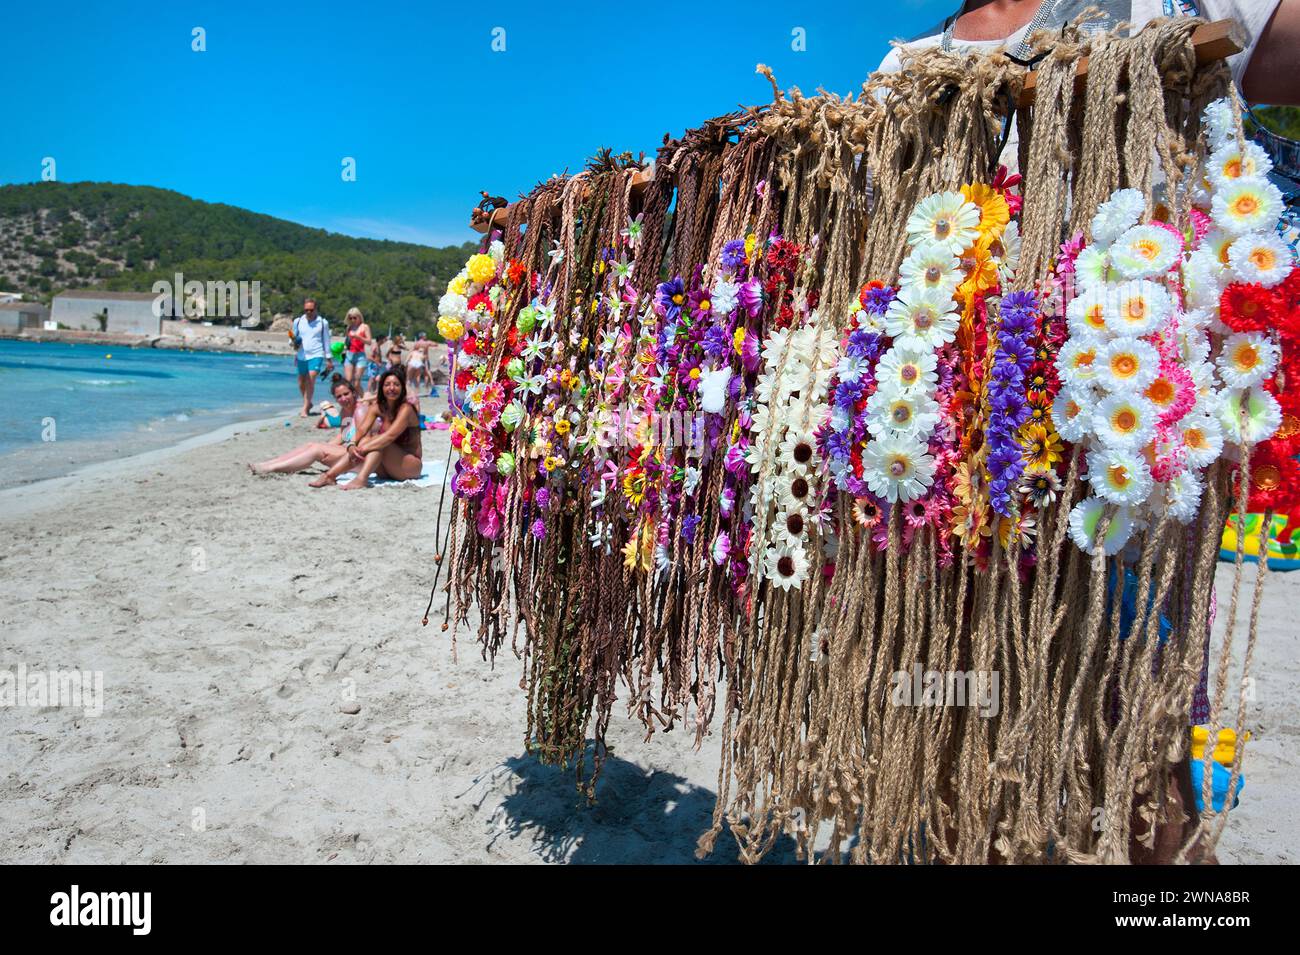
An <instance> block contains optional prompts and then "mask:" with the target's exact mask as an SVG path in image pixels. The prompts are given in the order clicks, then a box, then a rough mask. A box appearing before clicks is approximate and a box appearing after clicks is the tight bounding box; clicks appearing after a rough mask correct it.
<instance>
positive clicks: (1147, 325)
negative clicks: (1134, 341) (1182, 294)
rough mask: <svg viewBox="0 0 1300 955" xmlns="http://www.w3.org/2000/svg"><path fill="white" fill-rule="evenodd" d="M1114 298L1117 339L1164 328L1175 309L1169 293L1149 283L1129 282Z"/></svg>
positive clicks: (1113, 322)
mask: <svg viewBox="0 0 1300 955" xmlns="http://www.w3.org/2000/svg"><path fill="white" fill-rule="evenodd" d="M1113 295H1114V302H1115V307H1114V308H1113V309H1111V311H1110V317H1111V319H1112V321H1111V322H1110V327H1111V329H1112V330H1113V331H1114V332H1115V334H1117V335H1148V334H1150V333H1151V332H1153V331H1155V330H1156V329H1158V328H1160V327H1161V326H1162V325H1164V323H1165V319H1167V318H1168V317H1169V313H1170V312H1171V311H1173V307H1174V303H1173V299H1172V298H1170V296H1169V292H1167V291H1166V290H1165V289H1164V288H1163V287H1161V286H1160V285H1159V284H1157V283H1156V282H1151V281H1149V280H1147V279H1141V280H1139V281H1135V282H1125V283H1124V284H1123V285H1120V286H1119V287H1118V288H1116V289H1115V291H1114V293H1113Z"/></svg>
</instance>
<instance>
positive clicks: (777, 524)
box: [772, 510, 812, 548]
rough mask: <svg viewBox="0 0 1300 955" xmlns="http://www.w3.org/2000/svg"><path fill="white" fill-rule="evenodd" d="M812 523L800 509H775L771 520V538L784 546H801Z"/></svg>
mask: <svg viewBox="0 0 1300 955" xmlns="http://www.w3.org/2000/svg"><path fill="white" fill-rule="evenodd" d="M810 524H812V520H811V519H810V517H809V516H808V515H807V514H805V513H804V512H803V511H802V510H794V511H777V512H776V517H775V518H774V519H773V520H772V539H773V540H774V541H776V543H777V544H778V546H779V545H782V544H783V545H785V546H786V547H791V548H793V547H801V546H802V545H803V542H804V538H805V537H806V536H807V533H808V527H809V525H810Z"/></svg>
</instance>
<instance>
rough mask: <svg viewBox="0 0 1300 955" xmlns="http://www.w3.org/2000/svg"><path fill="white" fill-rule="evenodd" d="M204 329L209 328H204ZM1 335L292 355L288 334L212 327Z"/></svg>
mask: <svg viewBox="0 0 1300 955" xmlns="http://www.w3.org/2000/svg"><path fill="white" fill-rule="evenodd" d="M205 331H207V329H206V327H205ZM0 338H7V339H12V340H15V341H27V342H70V343H73V344H81V345H113V346H115V347H117V348H165V349H173V350H180V349H185V350H188V351H216V352H242V353H246V354H252V355H289V354H292V352H293V349H292V347H291V346H290V344H289V340H288V338H287V337H284V338H278V337H272V336H268V334H267V333H265V332H263V333H260V334H258V335H257V336H256V337H255V336H254V335H251V334H248V333H245V332H242V331H241V330H239V329H232V328H218V327H216V326H213V327H212V328H211V331H210V333H207V334H196V335H128V334H124V333H121V332H88V331H78V330H73V329H59V330H58V331H46V330H44V329H25V330H23V331H22V332H13V331H7V330H0Z"/></svg>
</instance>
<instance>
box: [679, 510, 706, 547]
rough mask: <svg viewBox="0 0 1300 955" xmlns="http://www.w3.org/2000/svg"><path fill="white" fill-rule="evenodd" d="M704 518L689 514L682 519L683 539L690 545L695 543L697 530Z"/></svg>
mask: <svg viewBox="0 0 1300 955" xmlns="http://www.w3.org/2000/svg"><path fill="white" fill-rule="evenodd" d="M703 519H704V518H702V517H700V515H698V514H687V515H686V516H685V517H683V518H682V539H683V540H684V541H686V543H688V544H693V543H695V530H696V528H697V527H699V526H700V521H702V520H703Z"/></svg>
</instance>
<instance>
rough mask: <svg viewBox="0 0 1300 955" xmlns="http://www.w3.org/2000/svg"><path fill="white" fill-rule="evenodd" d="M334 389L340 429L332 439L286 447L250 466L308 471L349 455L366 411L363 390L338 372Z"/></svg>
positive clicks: (285, 471)
mask: <svg viewBox="0 0 1300 955" xmlns="http://www.w3.org/2000/svg"><path fill="white" fill-rule="evenodd" d="M332 391H333V393H334V400H335V401H337V402H338V411H339V430H338V433H337V434H335V435H334V437H333V438H331V439H330V440H329V441H309V442H307V443H306V444H300V445H298V447H296V448H294V449H293V450H292V451H286V452H285V453H284V454H281V455H280V456H279V457H274V458H270V459H269V460H266V461H261V462H259V463H257V464H250V465H249V466H248V469H249V470H250V471H252V472H253V473H254V474H291V473H292V472H294V471H305V470H306V469H307V468H309V467H311V466H312V465H313V464H324V465H325V466H326V467H332V466H333V465H335V464H338V463H339V462H340V461H343V460H346V459H347V456H348V452H347V444H348V442H349V441H354V440H355V438H356V435H357V430H356V426H355V421H356V419H357V418H358V416H360V415H361V414H363V413H364V411H363V406H362V403H361V401H360V397H361V396H360V394H359V391H358V389H357V388H356V387H354V386H353V385H352V384H351V383H350V382H349V381H348V380H347V379H345V378H344V377H343V376H342V375H335V376H334V379H333V385H332Z"/></svg>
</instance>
